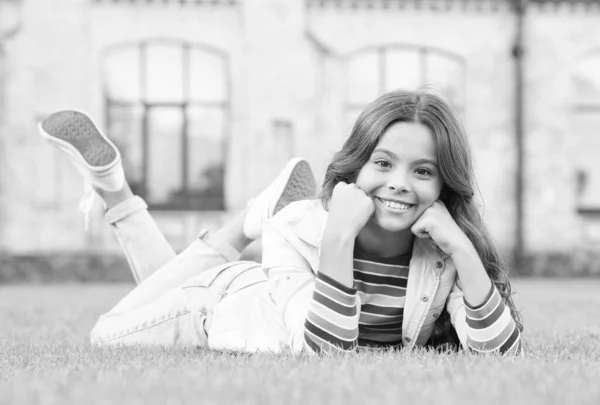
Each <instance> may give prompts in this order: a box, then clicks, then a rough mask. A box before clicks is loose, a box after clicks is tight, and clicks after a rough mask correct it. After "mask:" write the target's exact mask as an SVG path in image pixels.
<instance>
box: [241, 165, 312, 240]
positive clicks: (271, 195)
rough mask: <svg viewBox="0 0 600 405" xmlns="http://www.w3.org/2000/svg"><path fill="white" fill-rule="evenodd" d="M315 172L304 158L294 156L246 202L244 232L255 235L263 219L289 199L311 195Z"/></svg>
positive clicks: (274, 212)
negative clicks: (273, 178) (263, 187)
mask: <svg viewBox="0 0 600 405" xmlns="http://www.w3.org/2000/svg"><path fill="white" fill-rule="evenodd" d="M315 193H316V182H315V176H314V175H313V173H312V170H311V169H310V166H309V164H308V162H307V161H306V159H304V158H294V159H292V160H290V161H289V162H288V163H287V164H286V166H285V167H284V168H283V170H282V171H281V173H279V176H277V178H276V179H275V180H274V181H273V182H272V183H271V184H270V185H269V186H268V187H267V188H266V189H265V190H264V191H263V192H262V193H260V194H259V195H258V196H257V197H256V198H254V199H252V200H251V201H250V202H249V203H248V212H247V213H246V219H245V220H244V235H245V236H246V237H247V238H249V239H257V238H259V237H260V236H261V235H262V225H263V221H265V220H266V219H269V218H271V217H272V216H273V215H275V214H277V213H278V212H279V211H280V210H281V209H282V208H283V207H285V206H286V205H288V204H289V203H291V202H294V201H299V200H305V199H307V198H311V197H314V196H315Z"/></svg>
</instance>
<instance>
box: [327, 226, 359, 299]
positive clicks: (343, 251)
mask: <svg viewBox="0 0 600 405" xmlns="http://www.w3.org/2000/svg"><path fill="white" fill-rule="evenodd" d="M355 238H356V237H355V236H353V235H351V234H346V233H344V232H339V231H337V230H335V229H328V228H326V229H325V232H324V233H323V241H322V244H321V258H320V266H319V273H322V274H325V275H326V276H328V277H330V278H332V279H333V280H335V281H337V282H338V283H340V284H342V285H344V286H346V287H349V288H352V287H353V286H354V272H353V256H354V240H355Z"/></svg>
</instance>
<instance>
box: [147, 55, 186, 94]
mask: <svg viewBox="0 0 600 405" xmlns="http://www.w3.org/2000/svg"><path fill="white" fill-rule="evenodd" d="M145 67H146V88H145V91H146V101H149V102H182V101H183V47H182V46H181V45H158V44H149V45H147V48H146V66H145Z"/></svg>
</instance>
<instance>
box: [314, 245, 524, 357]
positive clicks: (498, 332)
mask: <svg viewBox="0 0 600 405" xmlns="http://www.w3.org/2000/svg"><path fill="white" fill-rule="evenodd" d="M409 262H410V256H408V255H407V256H404V257H396V258H392V261H385V263H384V261H383V260H377V261H372V260H367V259H366V258H364V257H362V256H360V255H359V254H357V253H355V257H354V280H355V283H354V288H349V287H346V286H344V285H343V284H341V283H339V282H337V281H336V280H334V279H332V278H331V277H328V276H326V275H324V274H321V273H318V274H317V277H316V283H315V290H314V292H313V298H312V301H311V303H310V306H309V309H308V314H307V318H306V321H305V324H304V339H305V341H306V343H307V344H308V346H309V347H310V348H311V349H312V350H313V351H315V352H317V353H319V352H322V351H324V352H339V351H349V350H353V349H355V348H356V347H390V346H396V345H400V344H401V339H402V319H403V312H404V300H405V293H406V284H407V279H408V269H409ZM359 303H360V304H359ZM464 304H465V311H466V321H467V325H468V335H467V346H468V348H469V350H471V351H473V352H476V353H490V352H496V351H499V352H500V353H502V354H518V353H521V352H522V346H521V337H520V331H519V329H518V328H517V326H516V324H515V322H514V320H513V318H512V316H511V314H510V311H509V308H508V307H507V306H506V305H505V304H504V301H503V300H502V297H501V295H500V293H499V292H498V289H497V288H496V287H495V286H494V284H493V283H492V287H491V289H490V291H489V293H488V296H487V298H486V299H485V300H484V302H483V304H481V305H479V306H477V307H473V306H470V305H469V304H468V303H467V302H466V300H464ZM359 306H360V310H359V309H358V307H359Z"/></svg>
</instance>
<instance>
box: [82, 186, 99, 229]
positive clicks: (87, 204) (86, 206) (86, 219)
mask: <svg viewBox="0 0 600 405" xmlns="http://www.w3.org/2000/svg"><path fill="white" fill-rule="evenodd" d="M84 188H85V193H84V194H83V197H82V198H81V200H80V201H79V210H80V211H81V212H82V213H83V227H84V229H85V231H86V232H87V231H88V228H89V224H90V211H91V210H92V206H93V205H94V200H95V199H96V192H95V191H94V188H93V187H92V183H90V182H89V181H87V180H86V181H85V183H84Z"/></svg>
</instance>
